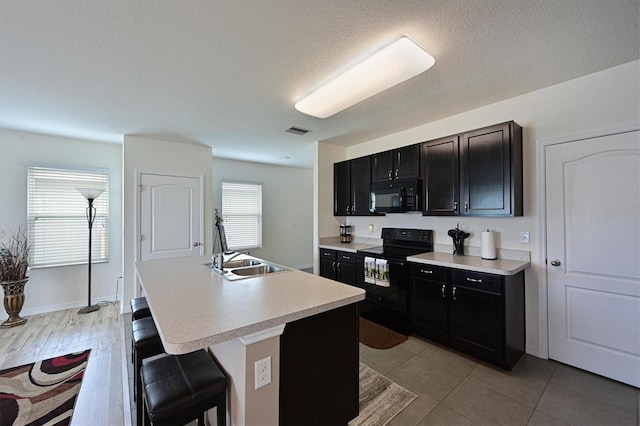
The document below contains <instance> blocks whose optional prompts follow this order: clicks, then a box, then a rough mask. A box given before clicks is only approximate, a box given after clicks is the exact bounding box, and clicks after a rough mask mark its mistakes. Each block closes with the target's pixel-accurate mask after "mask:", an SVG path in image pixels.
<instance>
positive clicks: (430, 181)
mask: <svg viewBox="0 0 640 426" xmlns="http://www.w3.org/2000/svg"><path fill="white" fill-rule="evenodd" d="M459 140H460V137H459V136H458V135H455V136H451V137H448V138H442V139H437V140H434V141H429V142H425V143H424V144H422V159H423V160H422V164H423V168H424V170H423V174H422V178H423V182H424V188H425V191H426V192H425V206H424V210H425V214H427V215H434V216H451V215H457V214H458V212H459V208H458V203H459V201H458V200H460V186H459V174H458V173H459V169H458V146H459V144H458V141H459Z"/></svg>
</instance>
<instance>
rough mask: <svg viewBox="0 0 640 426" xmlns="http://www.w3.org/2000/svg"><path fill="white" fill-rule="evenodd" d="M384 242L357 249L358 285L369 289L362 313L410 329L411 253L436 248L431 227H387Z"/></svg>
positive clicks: (370, 318) (375, 319)
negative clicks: (408, 262) (408, 265)
mask: <svg viewBox="0 0 640 426" xmlns="http://www.w3.org/2000/svg"><path fill="white" fill-rule="evenodd" d="M381 237H382V246H379V247H372V248H369V249H364V250H358V252H357V253H356V267H357V271H356V278H357V285H358V286H359V287H361V288H363V289H364V290H365V291H366V298H365V300H364V301H363V302H361V303H360V314H361V315H362V316H363V317H364V318H367V319H369V320H370V321H373V322H376V323H379V324H381V325H384V326H385V327H388V328H391V329H393V330H396V331H398V332H400V333H405V334H408V333H409V332H410V323H409V291H408V287H409V276H408V270H407V264H406V263H407V256H413V255H416V254H419V253H425V252H431V251H433V231H432V230H430V229H407V228H383V229H382V234H381Z"/></svg>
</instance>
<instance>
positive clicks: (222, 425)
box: [216, 401, 227, 426]
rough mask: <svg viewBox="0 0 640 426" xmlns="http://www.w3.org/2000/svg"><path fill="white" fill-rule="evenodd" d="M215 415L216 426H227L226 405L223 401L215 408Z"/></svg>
mask: <svg viewBox="0 0 640 426" xmlns="http://www.w3.org/2000/svg"><path fill="white" fill-rule="evenodd" d="M216 413H217V414H218V415H217V418H218V426H226V425H227V404H226V403H225V401H222V402H220V403H219V404H218V406H217V407H216Z"/></svg>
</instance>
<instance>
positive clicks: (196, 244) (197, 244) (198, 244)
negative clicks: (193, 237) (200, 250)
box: [193, 242, 202, 247]
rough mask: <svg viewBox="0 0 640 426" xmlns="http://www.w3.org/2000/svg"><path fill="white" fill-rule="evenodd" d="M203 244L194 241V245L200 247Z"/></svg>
mask: <svg viewBox="0 0 640 426" xmlns="http://www.w3.org/2000/svg"><path fill="white" fill-rule="evenodd" d="M201 245H202V243H199V242H195V243H193V246H194V247H198V246H201Z"/></svg>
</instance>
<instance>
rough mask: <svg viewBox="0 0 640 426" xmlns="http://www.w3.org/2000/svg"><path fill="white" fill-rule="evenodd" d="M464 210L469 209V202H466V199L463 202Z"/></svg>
mask: <svg viewBox="0 0 640 426" xmlns="http://www.w3.org/2000/svg"><path fill="white" fill-rule="evenodd" d="M464 211H465V212H468V211H469V202H467V201H465V202H464Z"/></svg>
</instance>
